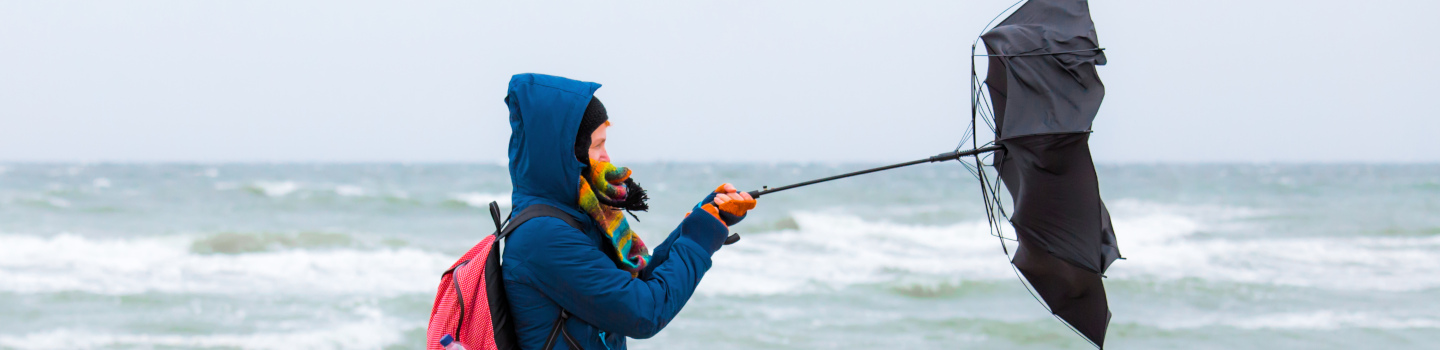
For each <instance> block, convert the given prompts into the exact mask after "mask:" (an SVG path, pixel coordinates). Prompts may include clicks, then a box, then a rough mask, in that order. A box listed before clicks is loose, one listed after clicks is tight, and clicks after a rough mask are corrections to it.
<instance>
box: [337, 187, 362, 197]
mask: <svg viewBox="0 0 1440 350" xmlns="http://www.w3.org/2000/svg"><path fill="white" fill-rule="evenodd" d="M335 194H337V195H340V196H341V197H360V196H364V195H365V189H364V188H362V187H360V186H351V185H338V186H335Z"/></svg>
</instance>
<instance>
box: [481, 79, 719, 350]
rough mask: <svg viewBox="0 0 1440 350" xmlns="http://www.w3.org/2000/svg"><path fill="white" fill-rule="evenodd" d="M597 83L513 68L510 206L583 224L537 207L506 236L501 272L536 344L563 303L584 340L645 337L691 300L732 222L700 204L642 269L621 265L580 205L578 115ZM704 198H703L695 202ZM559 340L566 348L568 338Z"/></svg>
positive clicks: (613, 344) (520, 326) (521, 328)
mask: <svg viewBox="0 0 1440 350" xmlns="http://www.w3.org/2000/svg"><path fill="white" fill-rule="evenodd" d="M599 88H600V84H596V83H590V82H581V81H575V80H570V79H566V78H561V77H555V76H548V75H541V74H517V75H515V76H514V77H511V78H510V90H509V93H508V95H507V96H506V97H505V104H506V105H508V106H509V107H510V132H511V134H510V182H511V184H512V186H514V190H513V192H512V194H511V203H512V205H513V206H512V212H515V213H518V212H520V211H521V210H524V209H525V208H526V207H528V206H531V205H535V204H546V205H550V206H553V207H556V208H559V209H560V210H562V211H564V212H566V213H568V214H569V215H571V216H574V217H575V218H576V219H578V221H580V222H581V223H582V225H581V226H582V227H583V228H584V230H577V229H575V228H572V227H570V225H568V224H566V223H565V222H564V221H562V220H560V219H557V218H551V217H540V218H535V219H532V220H530V221H527V222H525V223H524V224H522V225H521V226H520V227H518V228H516V229H515V231H514V233H512V234H511V235H510V236H509V238H507V239H506V242H505V248H504V252H503V253H502V254H503V255H502V257H503V260H502V265H501V266H502V273H503V274H504V278H505V292H506V294H507V295H508V297H509V299H510V310H511V312H512V314H513V315H514V319H515V330H516V333H517V334H518V335H519V337H520V344H521V347H522V348H524V349H540V348H541V347H542V346H543V345H544V343H545V340H546V338H547V337H548V336H549V335H550V334H549V333H550V330H551V327H553V326H554V323H555V320H556V319H557V318H558V317H559V315H560V310H561V309H562V308H563V309H564V310H566V311H569V313H570V314H571V315H572V317H571V318H570V319H569V321H567V322H566V325H565V327H566V329H567V330H568V331H569V333H570V335H571V336H573V337H574V338H575V339H576V340H578V341H579V342H580V344H581V345H582V346H584V347H585V348H586V349H624V348H625V337H631V338H638V339H643V338H649V337H652V336H654V335H655V333H657V332H659V331H660V329H662V328H665V325H667V324H669V323H670V320H671V319H673V318H674V317H675V315H676V314H677V313H679V312H680V308H681V307H684V306H685V302H686V301H687V300H689V299H690V296H691V294H693V293H694V292H695V287H696V285H698V284H699V283H700V278H701V277H702V276H704V275H705V271H706V270H709V269H710V256H711V255H713V254H714V253H715V251H716V250H718V249H720V245H721V242H722V241H724V238H725V235H726V234H727V233H728V231H729V230H728V228H726V227H725V225H724V224H722V223H721V222H720V221H719V220H717V219H715V218H714V217H713V216H711V215H710V214H708V213H705V212H703V211H700V210H699V209H695V210H694V211H692V212H691V214H690V215H689V216H687V217H686V218H685V220H684V221H682V222H681V223H680V226H679V227H677V228H676V229H675V231H674V232H671V233H670V236H669V237H668V238H667V239H666V240H665V242H663V243H661V244H660V245H658V246H655V250H654V251H653V252H652V258H651V261H650V264H649V265H648V266H647V267H646V270H645V271H642V272H641V274H640V276H639V277H637V278H631V276H630V273H629V272H626V271H624V270H621V269H619V268H618V267H616V264H615V260H612V258H611V257H610V255H609V254H607V253H606V252H607V251H608V250H609V249H610V243H609V240H608V239H606V237H605V235H604V233H602V232H601V231H600V230H599V228H598V227H596V225H595V224H594V221H593V220H591V219H590V217H589V216H588V215H585V214H584V213H583V212H582V211H581V209H580V207H579V204H578V202H579V194H580V171H581V168H583V167H584V166H585V165H584V164H582V163H580V162H579V161H578V160H576V159H575V155H574V152H575V151H574V145H575V136H576V132H577V131H578V129H579V128H580V119H581V117H582V114H584V112H585V107H586V105H587V104H589V102H590V98H591V97H592V96H593V95H594V93H595V90H596V89H599ZM697 208H698V207H697ZM556 343H557V345H556V348H557V349H565V348H568V347H567V346H566V344H565V342H564V341H557V342H556Z"/></svg>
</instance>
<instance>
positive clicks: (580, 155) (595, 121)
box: [575, 96, 610, 166]
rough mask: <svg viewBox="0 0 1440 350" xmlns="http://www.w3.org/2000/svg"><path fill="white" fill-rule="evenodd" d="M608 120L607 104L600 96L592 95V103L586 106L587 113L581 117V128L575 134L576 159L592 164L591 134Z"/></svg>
mask: <svg viewBox="0 0 1440 350" xmlns="http://www.w3.org/2000/svg"><path fill="white" fill-rule="evenodd" d="M607 120H610V116H609V115H606V114H605V105H604V104H601V103H600V98H598V97H593V96H592V97H590V105H589V106H585V115H584V116H582V117H580V130H579V131H577V132H576V134H575V159H576V160H579V161H580V163H584V164H585V165H586V166H589V165H590V134H591V133H594V132H595V129H597V128H600V124H605V121H607Z"/></svg>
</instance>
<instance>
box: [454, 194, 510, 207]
mask: <svg viewBox="0 0 1440 350" xmlns="http://www.w3.org/2000/svg"><path fill="white" fill-rule="evenodd" d="M490 202H497V204H499V205H500V206H501V207H509V206H510V194H509V193H505V194H499V193H483V192H464V193H455V194H451V195H450V197H449V199H448V200H447V203H454V204H460V205H465V206H470V207H476V208H489V207H490Z"/></svg>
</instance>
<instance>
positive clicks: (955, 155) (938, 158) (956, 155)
mask: <svg viewBox="0 0 1440 350" xmlns="http://www.w3.org/2000/svg"><path fill="white" fill-rule="evenodd" d="M1001 148H1003V147H1000V146H987V147H980V148H976V149H972V150H964V151H954V152H945V153H941V154H937V155H935V156H933V157H929V158H924V159H918V160H912V161H908V162H904V163H899V164H891V165H886V166H882V167H878V168H870V169H865V170H861V171H856V172H850V173H844V174H840V175H835V176H831V177H827V178H822V179H815V180H810V181H805V182H801V183H797V184H791V185H785V186H780V187H775V188H770V187H768V186H767V187H765V188H763V189H760V190H755V191H750V196H751V197H755V198H760V196H762V195H766V194H771V193H775V192H780V191H784V190H788V189H792V188H796V187H803V186H809V185H814V184H818V183H821V182H826V181H831V180H839V179H843V178H847V177H851V176H855V175H864V174H869V173H873V172H877V171H884V170H890V169H895V168H900V167H906V166H911V165H915V164H921V163H934V162H942V161H947V160H958V159H960V157H967V156H973V155H977V154H981V153H985V152H992V151H996V150H999V149H1001Z"/></svg>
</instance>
